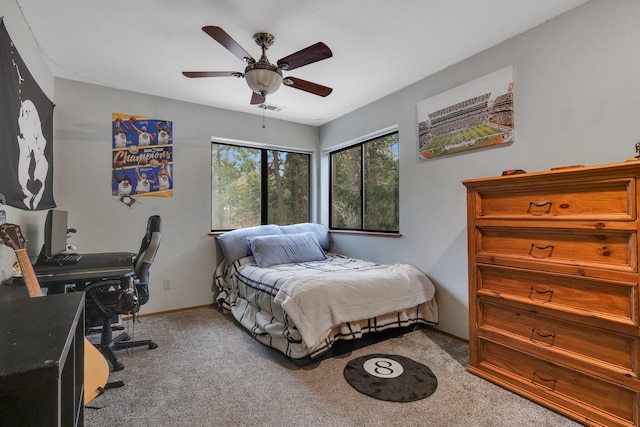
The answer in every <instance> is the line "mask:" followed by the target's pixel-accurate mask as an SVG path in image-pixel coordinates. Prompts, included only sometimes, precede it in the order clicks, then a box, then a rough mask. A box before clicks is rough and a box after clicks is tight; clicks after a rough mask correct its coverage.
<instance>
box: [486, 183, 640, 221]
mask: <svg viewBox="0 0 640 427" xmlns="http://www.w3.org/2000/svg"><path fill="white" fill-rule="evenodd" d="M476 194H477V200H476V209H477V212H476V215H477V216H478V217H483V218H491V217H495V218H519V219H521V218H531V219H541V218H542V219H547V218H557V219H594V218H597V219H598V220H604V219H635V217H636V212H635V204H634V197H633V195H634V194H635V178H622V179H612V180H606V181H582V182H576V183H559V184H546V185H532V186H524V187H513V188H495V187H494V188H491V189H478V191H477V193H476Z"/></svg>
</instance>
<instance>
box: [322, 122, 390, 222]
mask: <svg viewBox="0 0 640 427" xmlns="http://www.w3.org/2000/svg"><path fill="white" fill-rule="evenodd" d="M398 146H399V137H398V132H397V131H396V132H392V133H389V134H385V135H382V136H378V137H375V138H373V139H369V140H367V141H364V142H361V143H358V144H356V145H352V146H350V147H347V148H344V149H341V150H338V151H335V152H333V153H331V155H330V169H331V182H330V184H329V187H330V196H329V198H330V228H332V229H343V230H360V231H382V232H393V233H397V232H399V217H400V214H399V160H398Z"/></svg>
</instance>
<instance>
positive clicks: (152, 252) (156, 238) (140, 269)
mask: <svg viewBox="0 0 640 427" xmlns="http://www.w3.org/2000/svg"><path fill="white" fill-rule="evenodd" d="M161 235H162V220H161V218H160V215H153V216H150V217H149V220H148V221H147V232H146V233H145V235H144V237H143V238H142V242H141V243H140V250H139V251H138V254H137V255H136V258H135V261H134V264H133V270H134V272H135V273H134V274H135V277H136V279H138V280H140V283H143V284H148V283H149V269H150V268H151V263H153V260H154V258H155V257H156V253H157V252H158V247H159V246H160V237H161Z"/></svg>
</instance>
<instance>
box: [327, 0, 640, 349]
mask: <svg viewBox="0 0 640 427" xmlns="http://www.w3.org/2000/svg"><path fill="white" fill-rule="evenodd" d="M638 22H640V2H637V1H634V0H620V1H615V2H611V1H606V0H593V1H591V2H589V3H587V4H585V5H583V6H581V7H579V8H577V9H575V10H573V11H570V12H568V13H567V14H565V15H562V16H560V17H558V18H556V19H553V20H551V21H548V22H547V23H545V24H543V25H541V26H539V27H537V28H535V29H533V30H531V31H529V32H527V33H525V34H523V35H520V36H518V37H514V38H512V39H510V40H508V41H506V42H504V43H502V44H500V45H498V46H496V47H494V48H492V49H489V50H487V51H485V52H482V53H479V54H478V55H476V56H474V57H472V58H470V59H468V60H465V61H464V62H461V63H459V64H457V65H455V66H452V67H450V68H448V69H446V70H444V71H442V72H440V73H437V74H436V75H433V76H431V77H428V78H426V79H424V80H423V81H421V82H419V83H417V84H414V85H411V86H409V87H407V88H405V89H404V90H402V91H400V92H397V93H394V94H392V95H390V96H387V97H385V98H384V99H381V100H379V101H377V102H375V103H372V104H370V105H368V106H366V107H364V108H362V109H360V110H357V111H354V112H353V113H351V114H348V115H346V116H343V117H341V118H339V119H337V120H335V121H333V122H331V123H329V124H327V125H324V126H323V127H322V128H321V133H320V141H321V149H322V150H326V149H328V148H330V147H331V146H333V145H336V144H339V143H342V142H343V141H348V140H351V139H353V138H356V137H358V136H359V135H364V134H368V133H370V132H372V131H375V130H376V129H380V128H384V127H387V126H390V125H393V124H398V126H399V132H400V232H401V234H402V236H403V237H402V238H400V239H390V238H381V237H372V236H346V235H339V236H334V241H335V242H336V247H337V248H338V249H340V250H341V251H343V252H345V253H348V254H350V255H354V256H358V257H361V258H367V259H372V260H375V261H380V262H408V263H412V264H414V265H416V266H417V267H418V268H420V269H421V270H422V271H424V272H426V273H427V274H428V275H429V276H430V277H431V278H432V279H433V280H434V281H435V282H436V285H437V292H438V293H437V298H438V302H439V307H440V325H439V328H440V329H442V330H444V331H446V332H448V333H451V334H454V335H456V336H460V337H465V338H467V337H468V320H467V310H468V295H467V292H468V286H467V234H466V233H467V228H466V199H465V187H464V186H463V185H462V184H461V181H462V180H464V179H467V178H477V177H485V176H495V175H500V173H501V171H503V170H505V169H511V168H520V169H525V170H527V171H539V170H547V169H549V168H551V167H556V166H562V165H575V164H584V165H596V164H603V163H614V162H619V161H624V160H626V159H627V158H628V157H632V156H634V155H635V152H634V144H635V143H636V142H637V141H640V45H639V44H638V40H640V26H639V25H638ZM424 54H425V55H428V50H426V51H425V53H424ZM508 65H513V69H514V103H515V106H514V112H515V129H516V140H515V143H514V144H513V145H511V146H508V147H499V148H494V149H488V150H484V151H482V150H476V151H472V152H467V153H465V154H459V155H450V156H444V157H440V158H436V159H432V160H429V161H418V160H416V143H417V110H416V104H417V103H418V102H419V101H421V100H423V99H426V98H428V97H430V96H433V95H436V94H439V93H441V92H444V91H446V90H448V89H451V88H454V87H456V86H458V85H460V84H463V83H466V82H468V81H471V80H473V79H475V78H478V77H481V76H484V75H486V74H489V73H491V72H493V71H495V70H498V69H500V68H503V67H505V66H508ZM398 66H411V63H410V59H409V58H408V59H407V63H406V64H400V65H398ZM354 89H357V88H354ZM327 163H328V162H327V160H326V157H323V159H322V170H321V175H322V177H323V179H322V181H321V186H322V188H321V206H327V204H328V190H327V186H328V176H329V175H328V170H327ZM322 213H323V215H324V216H323V217H322V220H323V221H324V222H327V209H323V210H322Z"/></svg>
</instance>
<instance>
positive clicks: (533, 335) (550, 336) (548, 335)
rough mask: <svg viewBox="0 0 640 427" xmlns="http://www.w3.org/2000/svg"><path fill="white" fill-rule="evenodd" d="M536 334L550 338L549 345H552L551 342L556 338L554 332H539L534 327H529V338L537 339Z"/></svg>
mask: <svg viewBox="0 0 640 427" xmlns="http://www.w3.org/2000/svg"><path fill="white" fill-rule="evenodd" d="M536 335H537V336H538V337H540V338H551V343H549V345H550V346H553V343H554V341H555V340H556V334H541V333H540V332H538V331H536V328H531V337H530V338H529V339H530V340H531V341H537V340H536V339H535V336H536Z"/></svg>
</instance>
